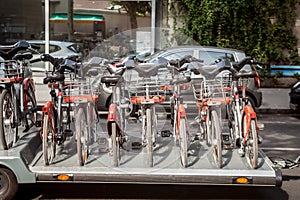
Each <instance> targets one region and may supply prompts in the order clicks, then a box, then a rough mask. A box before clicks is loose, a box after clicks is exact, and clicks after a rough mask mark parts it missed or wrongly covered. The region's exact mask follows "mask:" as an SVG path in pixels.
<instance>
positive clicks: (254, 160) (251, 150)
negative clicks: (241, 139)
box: [243, 116, 258, 169]
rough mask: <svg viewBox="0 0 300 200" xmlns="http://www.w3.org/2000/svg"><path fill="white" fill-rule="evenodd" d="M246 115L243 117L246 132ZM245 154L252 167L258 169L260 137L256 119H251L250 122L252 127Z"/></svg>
mask: <svg viewBox="0 0 300 200" xmlns="http://www.w3.org/2000/svg"><path fill="white" fill-rule="evenodd" d="M246 123H247V122H246V117H245V116H244V119H243V127H244V133H245V129H246ZM245 154H246V159H247V161H248V163H249V164H250V166H251V167H252V169H256V168H257V165H258V137H257V131H256V121H255V120H254V119H251V122H250V129H249V133H248V136H247V143H246V147H245Z"/></svg>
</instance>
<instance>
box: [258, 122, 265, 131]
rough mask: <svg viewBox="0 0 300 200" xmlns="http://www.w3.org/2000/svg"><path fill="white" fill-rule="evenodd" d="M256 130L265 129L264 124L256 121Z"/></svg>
mask: <svg viewBox="0 0 300 200" xmlns="http://www.w3.org/2000/svg"><path fill="white" fill-rule="evenodd" d="M257 126H258V130H260V131H263V130H264V129H265V125H264V124H263V123H257Z"/></svg>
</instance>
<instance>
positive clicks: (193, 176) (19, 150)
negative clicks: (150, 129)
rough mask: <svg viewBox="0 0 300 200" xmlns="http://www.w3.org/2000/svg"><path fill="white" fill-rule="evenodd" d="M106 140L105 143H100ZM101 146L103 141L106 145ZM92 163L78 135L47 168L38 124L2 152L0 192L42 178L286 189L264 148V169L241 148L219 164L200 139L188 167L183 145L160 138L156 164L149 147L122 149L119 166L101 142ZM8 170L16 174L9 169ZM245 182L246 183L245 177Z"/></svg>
mask: <svg viewBox="0 0 300 200" xmlns="http://www.w3.org/2000/svg"><path fill="white" fill-rule="evenodd" d="M100 143H101V142H100ZM101 144H102V143H101ZM90 150H91V152H90V156H89V158H88V162H87V163H86V165H84V166H79V164H78V160H77V153H76V142H75V139H74V137H71V138H69V139H68V140H67V141H66V142H65V143H64V144H62V145H61V146H58V148H57V156H56V158H55V160H54V163H52V164H50V165H49V166H45V165H44V162H43V157H42V147H41V138H40V134H39V131H38V128H34V130H32V131H31V132H30V133H26V134H23V135H22V136H21V137H20V139H19V140H18V143H17V144H16V145H15V147H13V148H12V149H10V150H0V183H1V184H0V194H1V195H6V196H8V197H9V196H13V195H14V194H15V193H16V192H17V187H16V186H17V185H18V184H32V183H39V182H60V183H61V182H66V183H70V182H74V183H134V184H137V183H143V184H178V185H244V186H245V185H247V186H273V187H281V185H282V174H281V171H280V169H277V168H275V166H274V164H273V163H272V162H271V160H270V159H269V158H268V157H267V156H266V155H265V153H264V152H263V151H262V150H259V167H258V168H257V169H251V167H250V166H249V164H248V163H247V161H246V158H244V157H240V156H239V155H238V154H237V150H236V149H232V150H228V151H226V153H225V154H223V160H224V166H223V168H222V169H219V168H217V166H216V165H215V163H214V160H213V156H212V153H211V151H209V150H208V147H206V146H205V145H204V144H202V143H201V142H194V143H192V144H191V147H190V150H191V151H190V155H189V163H190V164H189V166H188V167H187V168H183V167H182V166H181V163H180V156H179V147H178V145H175V144H174V139H173V138H172V137H161V138H159V141H158V145H157V146H156V147H155V149H154V150H155V152H154V167H151V168H150V167H147V164H146V160H147V152H146V149H145V148H140V149H131V150H129V151H126V150H123V151H122V155H121V156H122V157H121V163H120V166H119V167H113V164H112V157H111V156H110V154H109V153H108V152H106V151H105V148H104V150H103V148H101V145H100V144H99V143H97V142H96V143H95V144H93V145H92V146H91V148H90ZM7 171H9V172H11V173H7ZM241 180H242V181H241Z"/></svg>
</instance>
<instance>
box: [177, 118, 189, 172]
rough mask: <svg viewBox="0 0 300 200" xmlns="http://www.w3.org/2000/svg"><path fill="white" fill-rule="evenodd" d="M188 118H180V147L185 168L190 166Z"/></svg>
mask: <svg viewBox="0 0 300 200" xmlns="http://www.w3.org/2000/svg"><path fill="white" fill-rule="evenodd" d="M186 123H187V122H186V120H185V118H181V119H180V124H179V126H180V128H179V148H180V160H181V164H182V166H183V167H184V168H186V167H187V166H188V153H187V150H188V147H187V146H188V145H187V142H188V138H187V132H186V125H187V124H186Z"/></svg>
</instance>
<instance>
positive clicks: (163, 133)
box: [160, 130, 172, 137]
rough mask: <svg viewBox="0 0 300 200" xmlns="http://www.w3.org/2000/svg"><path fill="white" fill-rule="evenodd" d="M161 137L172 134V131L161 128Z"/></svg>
mask: <svg viewBox="0 0 300 200" xmlns="http://www.w3.org/2000/svg"><path fill="white" fill-rule="evenodd" d="M160 134H161V137H170V136H171V135H172V132H171V131H170V130H163V131H161V132H160Z"/></svg>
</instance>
